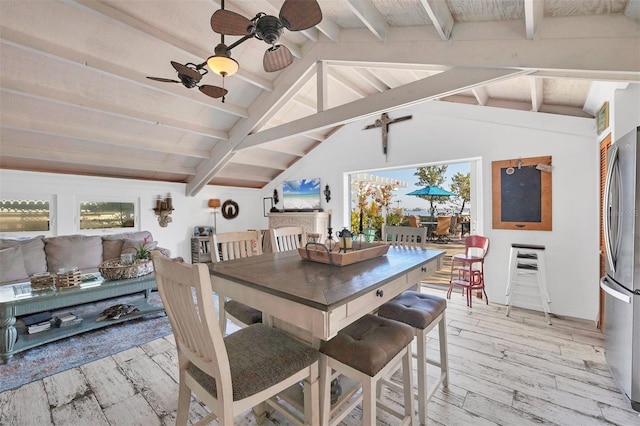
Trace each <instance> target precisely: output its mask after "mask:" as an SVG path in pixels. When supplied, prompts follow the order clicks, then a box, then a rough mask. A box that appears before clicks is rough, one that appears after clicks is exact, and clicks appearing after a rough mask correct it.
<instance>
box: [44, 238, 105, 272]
mask: <svg viewBox="0 0 640 426" xmlns="http://www.w3.org/2000/svg"><path fill="white" fill-rule="evenodd" d="M44 241H45V246H44V250H45V252H46V253H47V262H48V265H49V272H58V269H60V268H75V267H77V268H79V269H80V270H81V271H83V272H85V271H96V270H97V268H98V265H100V263H102V237H101V236H95V235H94V236H89V235H64V236H60V237H50V238H45V240H44Z"/></svg>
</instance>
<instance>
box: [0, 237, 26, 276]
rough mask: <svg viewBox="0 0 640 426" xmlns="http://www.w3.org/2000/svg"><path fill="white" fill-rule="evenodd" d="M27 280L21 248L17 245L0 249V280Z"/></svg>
mask: <svg viewBox="0 0 640 426" xmlns="http://www.w3.org/2000/svg"><path fill="white" fill-rule="evenodd" d="M20 280H24V281H28V280H29V274H27V270H26V269H25V267H24V258H23V257H22V248H21V247H20V246H19V245H18V246H15V247H9V248H5V249H1V250H0V282H3V283H5V282H10V281H20Z"/></svg>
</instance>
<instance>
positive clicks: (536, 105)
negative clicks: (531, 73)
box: [528, 77, 544, 112]
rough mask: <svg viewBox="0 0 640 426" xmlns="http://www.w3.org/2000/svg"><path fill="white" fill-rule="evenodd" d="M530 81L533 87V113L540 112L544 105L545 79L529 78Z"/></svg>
mask: <svg viewBox="0 0 640 426" xmlns="http://www.w3.org/2000/svg"><path fill="white" fill-rule="evenodd" d="M528 80H529V84H530V85H531V111H533V112H538V111H540V107H542V103H543V97H544V79H543V78H536V77H529V79H528Z"/></svg>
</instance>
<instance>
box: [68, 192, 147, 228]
mask: <svg viewBox="0 0 640 426" xmlns="http://www.w3.org/2000/svg"><path fill="white" fill-rule="evenodd" d="M87 202H88V203H132V204H133V220H134V223H133V226H132V227H130V228H92V229H81V228H80V216H81V212H80V206H81V204H82V203H87ZM73 211H74V218H73V227H74V228H75V230H74V232H75V233H77V234H82V235H96V234H114V233H121V232H138V231H140V197H135V196H104V195H99V196H96V195H81V196H76V197H75V201H74V207H73Z"/></svg>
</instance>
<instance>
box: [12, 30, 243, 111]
mask: <svg viewBox="0 0 640 426" xmlns="http://www.w3.org/2000/svg"><path fill="white" fill-rule="evenodd" d="M0 33H2V39H1V40H0V43H7V44H9V45H11V46H14V47H18V48H22V49H26V50H30V51H32V52H36V53H38V54H40V55H43V56H46V57H49V58H52V59H54V60H60V61H66V62H67V63H69V64H73V65H74V66H79V67H85V68H89V69H93V70H95V71H96V72H101V73H104V74H107V75H109V76H111V77H114V78H117V79H121V80H128V81H131V82H134V83H135V84H138V85H141V86H145V87H147V88H149V89H151V90H157V91H161V92H164V93H170V94H171V95H172V96H178V97H180V98H183V99H188V100H189V101H191V102H195V103H197V104H198V105H201V106H204V107H206V108H211V109H214V110H216V111H220V112H223V113H226V114H232V115H234V116H236V117H240V118H246V117H247V116H248V113H247V110H246V109H245V108H242V107H239V106H237V105H233V104H228V103H224V104H223V103H221V102H205V99H206V98H205V97H202V94H200V93H197V92H190V91H187V90H184V87H182V86H178V85H173V84H171V85H165V86H163V88H160V87H159V86H158V84H155V83H153V82H152V80H149V79H147V78H146V76H145V75H143V74H141V73H139V72H137V71H134V70H132V69H130V68H125V67H122V66H119V65H115V64H112V63H109V62H107V61H104V60H102V59H100V58H97V57H90V58H88V57H87V55H85V54H82V53H79V52H76V51H74V50H71V49H69V48H66V47H63V46H60V45H57V44H54V43H51V42H49V41H48V40H43V39H39V38H36V37H32V36H30V35H27V34H25V33H21V32H18V31H15V30H13V29H10V28H7V27H4V26H0ZM176 86H177V87H176ZM188 94H190V96H188ZM194 95H197V96H194ZM198 98H201V99H198Z"/></svg>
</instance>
